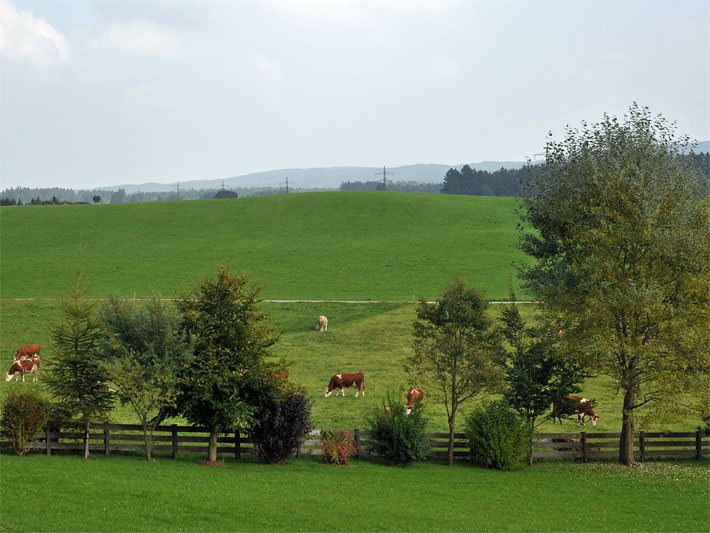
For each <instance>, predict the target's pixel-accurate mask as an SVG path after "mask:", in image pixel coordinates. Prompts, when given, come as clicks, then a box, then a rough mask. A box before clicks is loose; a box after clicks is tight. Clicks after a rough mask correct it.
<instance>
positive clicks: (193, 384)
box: [177, 266, 276, 463]
mask: <svg viewBox="0 0 710 533" xmlns="http://www.w3.org/2000/svg"><path fill="white" fill-rule="evenodd" d="M259 291H260V287H254V286H252V287H250V286H248V279H247V277H246V275H244V274H235V275H233V274H232V273H231V272H230V270H229V268H228V267H226V266H225V267H222V268H221V270H220V271H219V273H218V274H217V277H216V278H214V279H212V278H205V279H203V280H202V282H201V283H200V285H199V287H198V288H197V290H196V291H195V292H194V294H190V295H185V296H183V297H182V298H181V299H180V300H179V301H178V309H180V311H181V312H182V315H183V323H184V327H185V328H186V330H187V332H188V334H189V335H190V337H191V341H192V342H193V346H194V353H195V360H194V361H193V362H192V364H191V365H190V367H189V369H187V371H186V372H185V375H184V377H183V379H182V381H181V384H180V387H179V392H178V397H177V405H178V407H177V410H178V411H179V412H181V413H182V414H184V416H185V417H186V418H187V419H188V420H189V421H190V422H191V423H193V424H197V425H201V426H203V427H206V428H207V429H208V430H209V432H210V440H209V453H208V460H209V462H210V463H214V462H216V461H217V436H218V434H219V433H222V432H227V431H230V430H233V429H237V428H246V427H248V426H249V424H250V422H251V420H252V418H253V416H254V414H255V413H256V412H257V411H258V409H259V408H260V407H261V405H263V404H264V403H266V402H270V403H273V402H274V401H275V399H274V395H275V394H276V384H275V380H273V379H269V377H268V373H269V372H270V371H271V370H273V369H271V370H270V369H269V368H268V365H266V364H265V363H264V359H265V357H266V356H267V355H268V353H269V348H270V347H271V346H272V345H273V344H274V343H275V342H276V336H275V334H274V332H273V330H272V328H271V325H270V323H269V321H268V320H267V317H266V315H264V314H263V313H261V312H260V311H259V310H258V309H257V303H258V300H257V296H258V294H259Z"/></svg>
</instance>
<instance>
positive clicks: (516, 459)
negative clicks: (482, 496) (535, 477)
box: [466, 401, 531, 470]
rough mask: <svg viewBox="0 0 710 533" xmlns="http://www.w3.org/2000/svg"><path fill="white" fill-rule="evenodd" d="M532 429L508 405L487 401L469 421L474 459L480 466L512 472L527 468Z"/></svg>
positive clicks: (469, 438) (467, 428) (467, 422)
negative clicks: (526, 460) (526, 459)
mask: <svg viewBox="0 0 710 533" xmlns="http://www.w3.org/2000/svg"><path fill="white" fill-rule="evenodd" d="M530 431H531V430H530V426H529V425H528V424H527V422H526V420H525V419H524V418H522V417H521V416H519V415H518V414H517V413H516V412H515V411H513V410H512V409H511V408H510V407H509V406H508V404H507V403H506V402H504V401H496V402H486V403H484V404H483V405H482V406H480V407H477V408H476V409H474V410H473V411H472V412H471V414H470V415H469V416H468V417H467V418H466V435H467V436H468V440H469V443H470V445H471V449H472V450H473V454H474V458H475V459H476V460H477V461H478V462H480V464H481V465H483V466H486V467H488V468H497V469H499V470H513V469H515V468H521V467H523V466H524V465H525V458H526V456H527V452H528V442H529V440H530Z"/></svg>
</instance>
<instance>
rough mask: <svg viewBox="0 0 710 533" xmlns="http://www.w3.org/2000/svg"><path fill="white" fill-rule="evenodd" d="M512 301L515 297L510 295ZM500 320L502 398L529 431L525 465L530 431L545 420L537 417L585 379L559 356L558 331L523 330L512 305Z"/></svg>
mask: <svg viewBox="0 0 710 533" xmlns="http://www.w3.org/2000/svg"><path fill="white" fill-rule="evenodd" d="M511 299H512V301H513V302H515V295H514V294H512V292H511ZM500 321H501V322H502V323H503V328H502V333H503V336H504V337H505V338H506V340H507V341H508V344H509V346H510V348H509V350H508V361H507V365H506V376H507V382H508V388H507V389H506V391H505V393H504V397H505V399H506V401H507V402H508V404H509V405H510V406H511V407H512V408H513V409H515V410H516V411H517V412H518V413H519V414H520V415H521V416H522V417H523V418H524V419H525V420H526V422H527V424H528V427H529V428H530V437H531V438H530V441H529V443H528V453H527V455H528V464H532V447H533V440H532V431H533V430H534V429H535V428H536V427H537V426H539V425H540V424H542V423H543V422H544V421H545V418H541V417H542V415H545V414H547V413H548V411H549V410H550V406H551V404H552V403H553V402H554V401H555V400H556V399H557V398H563V397H565V396H567V395H569V394H571V393H573V392H577V391H579V390H580V387H581V385H580V384H581V381H582V380H583V379H584V378H585V377H586V375H587V374H586V373H585V371H584V368H583V366H582V365H581V364H580V362H579V361H577V360H574V359H571V358H565V357H562V356H561V354H560V353H559V347H558V344H559V339H560V337H559V336H558V335H559V334H560V330H557V333H551V331H554V330H555V328H551V327H550V326H547V327H545V326H542V327H536V328H531V327H527V326H526V324H525V320H523V317H522V316H521V314H520V310H519V308H518V306H517V305H516V304H515V303H512V304H510V305H506V306H505V307H504V308H503V310H502V312H501V317H500Z"/></svg>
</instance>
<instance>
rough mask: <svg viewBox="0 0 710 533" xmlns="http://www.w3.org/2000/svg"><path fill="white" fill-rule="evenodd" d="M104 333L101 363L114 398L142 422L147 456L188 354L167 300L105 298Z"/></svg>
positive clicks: (172, 401)
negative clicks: (128, 406) (144, 300)
mask: <svg viewBox="0 0 710 533" xmlns="http://www.w3.org/2000/svg"><path fill="white" fill-rule="evenodd" d="M99 317H100V320H101V325H102V327H103V329H104V331H105V333H106V338H105V341H104V344H103V350H104V353H105V355H106V359H107V361H106V363H105V364H104V368H105V369H106V371H107V373H108V378H109V382H110V383H111V385H112V386H113V387H114V388H115V389H116V394H117V396H118V398H119V399H120V400H121V402H122V403H124V404H129V405H130V406H131V407H132V409H133V411H134V412H135V413H136V415H137V416H138V418H139V419H140V423H141V426H142V427H143V438H144V441H145V455H146V460H148V461H150V460H151V451H152V440H153V433H154V432H155V428H156V427H157V425H158V423H159V421H160V420H161V417H159V416H158V414H159V413H160V412H161V410H165V409H168V408H171V407H174V405H175V399H176V397H177V388H178V383H179V380H180V375H181V372H182V370H183V368H185V367H186V366H189V365H190V363H191V359H192V357H193V355H192V351H191V350H190V347H189V345H188V343H187V342H186V339H185V335H184V332H183V331H182V330H181V317H180V315H179V313H177V311H176V310H175V308H174V306H173V304H168V303H165V302H162V301H161V300H159V299H157V298H153V299H151V300H149V301H148V302H147V303H145V304H143V303H139V304H137V303H135V302H133V301H131V300H118V299H116V298H111V299H110V300H108V301H107V302H105V303H104V304H103V305H102V306H101V310H100V314H99Z"/></svg>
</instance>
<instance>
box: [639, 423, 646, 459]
mask: <svg viewBox="0 0 710 533" xmlns="http://www.w3.org/2000/svg"><path fill="white" fill-rule="evenodd" d="M639 455H640V456H641V457H640V461H641V462H642V463H643V462H644V461H645V460H646V432H645V431H644V430H641V431H639Z"/></svg>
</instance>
